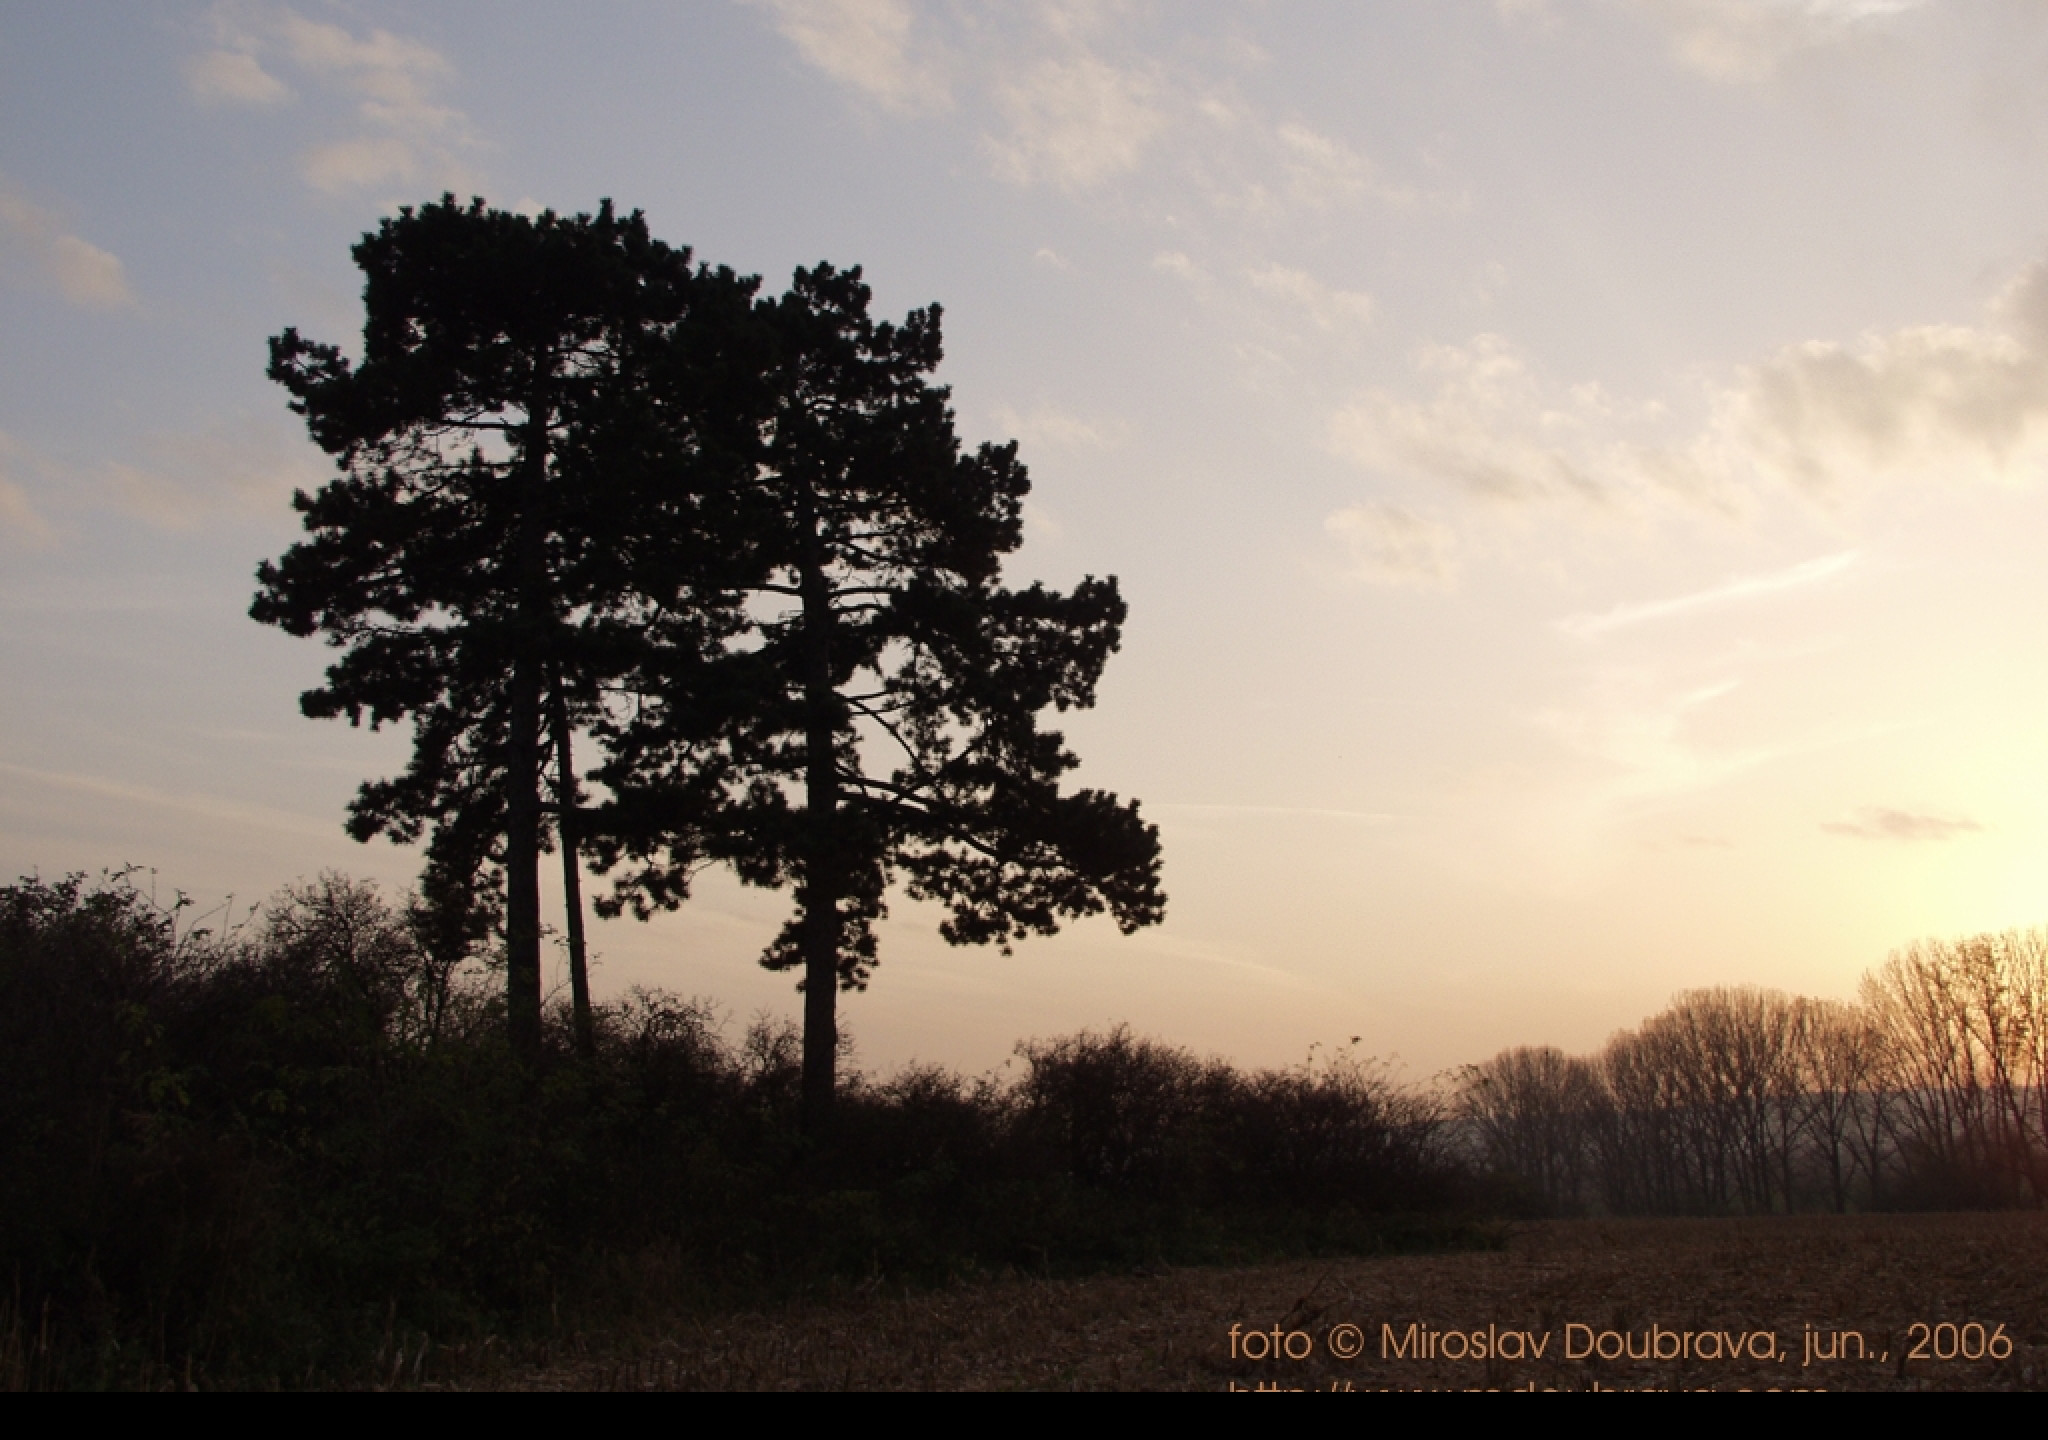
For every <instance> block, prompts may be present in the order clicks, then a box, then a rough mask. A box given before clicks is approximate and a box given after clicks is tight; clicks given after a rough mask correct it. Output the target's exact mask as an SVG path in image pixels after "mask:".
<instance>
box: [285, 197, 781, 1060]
mask: <svg viewBox="0 0 2048 1440" xmlns="http://www.w3.org/2000/svg"><path fill="white" fill-rule="evenodd" d="M353 254H354V257H355V261H356V263H357V265H358V266H359V267H360V268H361V269H362V271H363V273H364V277H365V284H364V293H363V301H364V310H365V320H364V326H363V345H362V358H361V360H360V362H359V363H352V362H351V361H350V360H349V359H347V358H346V357H344V356H343V355H342V353H341V352H340V350H339V349H338V348H336V347H335V346H332V345H323V344H316V343H314V342H312V341H309V340H306V339H305V338H303V337H301V336H300V335H299V333H298V332H297V331H296V330H286V331H285V332H284V333H283V334H282V335H279V336H277V337H275V338H274V339H273V340H272V341H271V360H270V375H271V378H272V379H274V380H276V381H277V382H278V383H280V384H282V385H283V386H285V388H286V389H288V390H289V391H290V392H291V395H292V402H291V405H292V409H293V410H294V411H296V412H297V413H298V414H300V415H303V416H304V417H305V419H306V425H307V429H308V431H309V432H310V434H311V435H312V438H313V439H314V440H315V441H316V442H317V443H318V444H319V445H320V446H321V447H322V448H323V449H324V450H326V451H327V452H328V453H330V454H331V455H333V456H335V457H336V458H337V460H338V462H339V465H340V470H341V474H340V476H339V477H338V478H336V479H335V480H333V481H330V482H329V483H328V484H327V485H326V486H325V487H323V488H322V489H321V491H320V492H319V493H318V494H317V495H312V496H308V495H307V494H305V493H304V492H300V493H299V494H298V495H297V496H296V498H295V500H294V504H295V505H296V507H297V508H298V510H299V511H300V512H301V514H302V515H303V517H304V525H305V528H306V530H307V531H308V532H309V534H310V536H311V538H309V539H307V540H305V541H303V542H301V543H299V544H297V545H294V546H293V547H291V549H290V550H288V551H287V552H286V553H285V555H284V556H283V558H282V559H281V560H279V561H278V562H277V563H275V564H272V563H269V562H265V563H264V564H263V565H262V566H261V568H260V569H259V570H258V571H257V578H258V581H259V584H260V587H261V588H260V589H259V590H258V592H257V595H256V598H255V602H254V604H253V605H252V606H251V609H250V613H251V615H252V616H253V617H254V618H255V619H257V620H259V621H262V622H264V623H266V624H272V625H277V626H280V627H281V628H283V629H284V630H286V631H287V632H289V633H291V634H294V635H300V636H310V635H314V634H319V635H322V636H323V637H324V638H325V639H326V641H327V643H328V644H329V645H331V646H334V647H336V648H338V649H340V650H341V651H342V654H341V656H340V658H339V659H338V660H337V661H336V662H335V663H334V664H333V665H332V666H330V667H329V669H328V671H327V677H326V683H325V684H324V685H323V686H321V687H320V688H318V689H314V690H309V691H307V692H306V693H305V694H304V695H303V696H302V697H301V708H302V709H303V710H304V711H305V713H306V714H307V715H309V716H314V717H333V716H337V715H346V716H347V717H348V718H349V721H350V723H352V724H359V723H361V722H362V721H363V720H364V719H365V718H366V717H367V719H368V721H369V723H370V725H371V727H372V728H376V727H379V726H381V725H383V724H386V723H390V722H396V721H399V720H404V719H410V720H411V721H412V723H413V741H414V744H413V754H412V759H411V763H410V764H409V765H408V767H407V769H406V770H405V772H404V774H402V775H401V776H399V777H397V778H396V779H392V780H386V781H376V782H370V783H366V784H364V785H363V787H362V788H361V790H360V792H359V793H358V795H357V797H356V799H355V801H354V802H353V804H352V805H351V813H350V819H349V831H350V833H351V834H353V835H354V836H355V837H356V838H357V839H359V840H367V839H368V838H370V837H371V836H373V835H376V834H380V833H381V834H385V835H389V836H391V837H392V838H394V839H396V840H400V841H410V840H414V839H417V838H419V837H420V835H421V834H422V833H423V832H426V831H431V832H432V833H431V838H430V842H429V847H428V884H427V886H426V889H427V891H428V893H429V894H430V895H432V896H436V897H439V898H440V899H441V900H442V901H443V902H444V903H446V904H449V905H452V906H453V907H454V909H455V911H456V912H457V913H458V915H459V914H460V913H461V912H463V911H464V908H465V907H468V906H472V905H473V903H474V899H475V896H476V894H477V892H478V885H479V882H480V877H481V874H482V872H483V871H484V869H485V867H486V866H487V865H490V864H493V863H495V864H496V865H498V866H500V867H502V870H503V875H504V886H505V913H504V928H505V943H506V1000H507V1018H508V1025H509V1029H510V1033H511V1039H512V1043H513V1046H514V1048H515V1049H516V1050H517V1051H518V1052H519V1053H520V1054H522V1055H524V1056H526V1057H528V1058H532V1057H534V1056H536V1055H537V1054H538V1052H539V1048H540V1039H541V1031H540V1012H541V983H540V977H541V967H540V950H541V921H540V888H539V886H540V881H539V856H540V853H541V851H542V849H543V848H544V847H545V846H546V845H547V844H548V843H549V842H550V839H551V836H552V837H553V838H556V839H559V840H560V842H561V843H562V846H563V849H564V851H565V854H564V864H565V874H566V875H569V876H573V875H574V874H575V871H576V866H577V855H576V849H577V845H578V838H579V837H578V831H579V825H578V820H579V818H580V817H579V813H578V806H579V799H578V787H577V784H576V776H575V773H574V771H573V768H572V763H573V762H572V760H571V754H572V751H571V743H570V736H571V732H572V731H573V730H574V729H576V728H578V726H579V725H588V724H590V723H591V722H592V721H593V719H594V717H595V716H596V715H597V713H598V712H599V710H600V709H601V705H602V699H603V694H602V692H603V686H604V684H605V681H606V678H607V676H608V675H610V674H613V673H616V672H617V671H619V670H620V669H622V668H625V667H626V666H627V665H628V664H629V660H628V659H627V657H629V656H630V655H631V654H632V653H633V645H634V644H635V643H636V642H635V639H634V635H633V631H632V626H631V625H630V624H629V623H628V622H627V621H626V620H625V619H624V618H623V617H624V616H625V615H626V613H627V611H628V609H629V608H630V607H629V605H628V602H627V600H626V599H625V598H624V597H627V596H629V595H631V594H632V593H633V586H634V576H635V574H636V573H637V572H640V571H644V570H649V569H658V570H659V571H660V573H661V574H662V575H663V576H664V582H663V583H664V584H666V585H668V587H669V589H670V591H671V592H674V591H675V590H676V581H675V578H674V577H675V576H676V575H677V574H679V573H682V572H683V571H685V570H687V569H689V568H690V567H689V565H688V563H687V562H686V561H685V560H684V559H683V558H682V552H683V551H685V550H687V549H688V548H689V545H690V543H691V541H692V537H701V535H702V530H701V527H700V526H699V525H698V524H697V521H698V520H699V519H700V518H701V517H700V516H699V515H698V513H697V510H696V508H695V505H694V501H693V498H692V497H694V496H695V495H696V494H697V493H698V491H697V490H696V489H693V486H692V476H693V473H694V472H693V471H692V469H691V468H690V467H691V466H693V465H694V466H699V467H700V468H701V467H708V466H710V465H711V463H712V462H711V460H710V458H709V457H711V456H712V455H713V454H715V453H716V452H717V451H718V448H719V447H718V444H717V442H716V440H715V438H714V437H713V432H715V431H716V428H717V422H716V416H717V415H718V414H721V413H723V412H722V411H720V410H719V408H718V407H717V406H707V405H704V404H698V403H695V402H694V401H693V399H692V397H693V395H700V394H701V390H702V386H703V384H704V383H705V382H704V381H703V378H702V377H703V376H704V375H705V374H706V373H708V372H710V371H715V370H716V368H717V367H716V366H707V365H706V364H704V363H699V362H698V361H696V360H691V359H689V358H688V356H689V354H690V352H689V344H688V343H687V340H686V337H680V336H679V332H681V331H683V330H685V329H687V328H688V322H690V321H691V320H692V319H693V318H694V317H696V316H698V315H699V314H710V315H715V314H717V313H720V311H721V310H723V311H725V312H729V313H731V314H733V315H736V316H738V317H745V316H747V315H748V314H749V313H750V306H751V303H752V292H753V282H751V281H747V280H741V279H738V278H737V277H735V276H733V275H732V274H731V272H729V271H725V270H719V271H716V272H713V271H711V270H708V269H706V268H704V267H698V268H697V269H695V270H693V269H692V267H691V261H690V254H689V252H688V251H687V250H675V249H671V248H670V247H668V246H666V245H663V244H661V243H660V242H658V241H656V240H653V239H652V238H650V236H649V234H648V231H647V226H646V224H645V222H644V221H643V219H642V218H641V216H640V215H639V214H638V213H635V214H633V215H632V216H629V217H626V218H623V219H622V218H620V217H618V216H617V215H615V214H614V213H613V211H612V208H611V205H610V202H609V201H607V202H606V203H605V204H604V205H603V206H602V207H601V208H600V210H599V212H598V214H597V215H596V216H594V217H593V216H590V215H578V216H576V217H574V218H573V219H568V218H563V217H559V216H556V215H555V214H553V213H552V212H548V213H545V214H542V215H540V216H538V217H532V218H529V217H527V216H522V215H517V214H511V213H508V212H505V211H500V210H491V209H487V208H485V206H484V203H483V202H482V201H481V200H476V201H473V202H471V203H470V204H469V205H468V206H466V207H465V206H462V205H459V204H458V203H457V202H456V201H455V199H454V197H453V196H444V197H443V199H442V200H441V202H440V203H438V204H432V205H427V206H423V207H421V208H420V209H418V210H417V211H415V210H413V209H411V208H406V209H404V210H401V211H400V212H399V214H398V215H397V216H395V217H393V218H390V219H387V220H385V221H384V222H383V224H382V225H381V226H380V227H379V229H378V230H377V231H376V232H375V233H373V234H369V235H365V236H364V237H363V239H362V241H361V242H360V243H359V244H358V245H356V246H355V248H354V251H353ZM712 328H714V329H715V328H716V327H712ZM657 352H659V353H660V354H661V355H662V356H663V359H664V364H665V365H666V366H667V367H668V369H667V374H668V385H667V388H666V389H665V390H664V392H663V394H662V396H661V397H660V399H659V401H658V402H657V401H656V400H655V399H654V398H653V397H652V396H651V395H650V394H649V392H648V391H647V390H646V387H645V386H643V385H640V384H639V383H638V382H637V380H636V377H637V376H638V375H639V374H640V367H642V366H643V365H644V364H645V363H646V361H647V358H648V357H649V356H650V355H652V354H655V353H657ZM679 355H681V356H683V357H684V358H683V359H678V356H679ZM679 375H680V376H683V377H685V378H687V377H691V376H695V377H697V378H696V380H695V381H693V382H692V383H696V384H698V385H699V390H698V391H696V392H693V391H691V390H690V389H689V388H688V386H687V385H684V384H680V383H678V380H677V376H679ZM728 408H730V407H728ZM657 411H658V412H659V413H657ZM740 413H742V414H744V407H741V409H740ZM707 416H710V417H712V419H710V420H709V421H707V420H706V417H707ZM657 431H658V432H659V434H660V435H661V437H662V444H661V464H660V466H659V469H660V472H661V478H660V485H659V487H658V488H657V487H656V486H655V484H654V478H653V477H654V472H655V468H656V467H655V466H654V465H653V463H652V461H651V460H650V459H649V457H648V454H647V453H646V446H645V444H644V443H643V442H645V441H646V439H647V437H648V436H650V435H652V434H654V433H656V432H657ZM657 512H658V515H659V524H654V523H652V521H651V517H653V516H655V515H656V513H657ZM691 600H692V603H690V604H689V605H687V606H686V607H685V608H684V609H683V611H682V612H681V613H680V614H665V615H664V617H663V618H664V627H663V641H664V643H666V644H669V645H671V646H676V647H679V648H681V649H687V650H693V651H694V650H701V649H703V648H704V647H705V646H708V645H715V644H716V641H717V639H718V636H719V623H720V622H719V619H718V614H719V611H718V606H717V603H716V602H715V600H711V599H704V598H702V597H695V596H692V597H691ZM643 608H644V607H643ZM670 663H671V665H672V667H674V666H675V665H676V664H677V662H676V661H675V660H673V659H672V660H671V662H670ZM549 753H551V754H552V755H553V757H554V763H555V779H554V786H553V789H554V795H555V805H554V807H553V810H554V814H553V815H552V816H550V815H549V813H548V811H549V806H548V805H547V804H546V801H545V797H544V794H543V779H544V771H545V758H544V757H545V756H546V755H547V754H549ZM551 819H552V821H553V824H552V826H551V824H550V820H551ZM568 888H570V889H571V896H570V899H571V902H572V904H574V905H575V906H576V909H575V910H574V911H573V912H572V918H571V920H570V923H569V931H570V934H571V936H572V937H573V938H574V939H575V940H576V941H577V942H578V943H577V945H576V947H575V950H574V951H573V952H572V961H573V962H574V963H573V968H574V970H575V972H576V973H575V974H574V976H573V981H574V990H575V996H576V1004H577V1009H578V1017H577V1018H578V1028H579V1033H580V1036H581V1038H582V1041H583V1043H584V1044H586V1045H587V1044H588V1043H589V1036H590V1029H589V1001H588V996H589V989H588V983H587V977H585V976H584V975H583V974H582V973H581V972H582V969H583V964H582V955H581V954H580V949H581V946H580V937H581V916H580V902H578V901H576V899H575V896H574V893H573V887H568ZM450 928H451V929H452V930H453V931H454V932H455V933H460V932H461V930H462V925H461V924H460V923H456V922H451V927H450Z"/></svg>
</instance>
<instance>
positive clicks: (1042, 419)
mask: <svg viewBox="0 0 2048 1440" xmlns="http://www.w3.org/2000/svg"><path fill="white" fill-rule="evenodd" d="M991 413H992V414H993V416H994V418H995V422H996V425H997V427H998V428H999V429H1001V430H1003V431H1004V432H1006V433H1008V434H1010V435H1013V436H1015V437H1016V438H1017V439H1018V440H1019V441H1020V442H1022V443H1023V445H1024V447H1025V449H1026V450H1027V451H1029V450H1030V449H1031V448H1033V447H1044V448H1047V449H1055V450H1111V449H1114V448H1116V447H1117V446H1118V445H1121V444H1122V443H1123V440H1124V434H1125V427H1124V426H1123V425H1120V424H1115V423H1103V422H1098V421H1093V420H1083V419H1081V418H1080V417H1079V416H1076V415H1070V414H1068V413H1066V412H1065V411H1063V410H1059V409H1057V408H1055V407H1053V406H1050V405H1041V406H1039V407H1038V408H1037V409H1035V410H1033V411H1031V412H1030V413H1029V414H1025V413H1023V412H1020V411H1019V410H1017V409H1016V408H1015V407H1014V406H1010V405H998V406H996V407H995V409H994V411H993V412H991Z"/></svg>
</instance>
